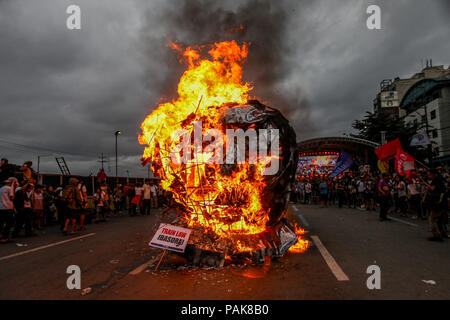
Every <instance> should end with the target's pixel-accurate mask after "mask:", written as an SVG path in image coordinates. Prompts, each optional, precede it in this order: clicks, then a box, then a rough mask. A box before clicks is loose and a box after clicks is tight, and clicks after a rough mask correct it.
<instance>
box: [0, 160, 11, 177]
mask: <svg viewBox="0 0 450 320" xmlns="http://www.w3.org/2000/svg"><path fill="white" fill-rule="evenodd" d="M13 176H14V172H13V170H12V169H11V165H10V164H9V162H8V159H6V158H2V160H1V162H0V182H2V181H6V180H7V179H8V178H10V177H13Z"/></svg>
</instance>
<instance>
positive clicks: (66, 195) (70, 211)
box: [62, 178, 83, 235]
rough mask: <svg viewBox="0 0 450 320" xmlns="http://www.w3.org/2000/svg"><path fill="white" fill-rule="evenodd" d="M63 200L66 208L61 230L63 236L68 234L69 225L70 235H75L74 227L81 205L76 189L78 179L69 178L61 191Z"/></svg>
mask: <svg viewBox="0 0 450 320" xmlns="http://www.w3.org/2000/svg"><path fill="white" fill-rule="evenodd" d="M63 200H64V202H65V204H66V206H67V217H66V221H65V223H64V228H63V230H62V232H63V234H64V235H67V234H68V228H69V224H72V228H71V231H70V233H69V234H70V235H74V234H76V232H75V227H76V224H77V219H78V218H79V214H80V210H81V208H82V204H83V198H82V195H81V192H80V190H79V189H78V179H76V178H70V180H69V184H68V185H67V186H66V187H65V188H64V190H63Z"/></svg>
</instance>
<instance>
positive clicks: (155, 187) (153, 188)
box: [150, 185, 158, 197]
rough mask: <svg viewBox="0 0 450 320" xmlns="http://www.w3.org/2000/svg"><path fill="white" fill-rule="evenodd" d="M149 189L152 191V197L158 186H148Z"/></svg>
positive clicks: (154, 195)
mask: <svg viewBox="0 0 450 320" xmlns="http://www.w3.org/2000/svg"><path fill="white" fill-rule="evenodd" d="M150 191H151V192H152V197H156V192H157V191H158V187H157V186H155V185H152V186H150Z"/></svg>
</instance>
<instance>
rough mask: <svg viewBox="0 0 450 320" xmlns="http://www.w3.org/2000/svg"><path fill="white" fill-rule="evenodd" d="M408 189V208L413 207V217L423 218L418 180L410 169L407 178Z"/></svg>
mask: <svg viewBox="0 0 450 320" xmlns="http://www.w3.org/2000/svg"><path fill="white" fill-rule="evenodd" d="M407 182H408V189H409V192H410V193H411V198H410V199H409V202H410V208H414V211H415V215H414V216H413V219H424V218H423V217H422V203H421V202H422V198H421V196H420V181H419V178H418V176H417V173H416V172H415V171H411V174H410V176H409V178H408V179H407Z"/></svg>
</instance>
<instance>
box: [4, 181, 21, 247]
mask: <svg viewBox="0 0 450 320" xmlns="http://www.w3.org/2000/svg"><path fill="white" fill-rule="evenodd" d="M17 186H18V181H17V179H16V178H13V177H10V178H8V179H7V180H5V181H4V186H2V187H1V188H0V243H7V242H9V236H10V235H9V233H10V230H11V227H12V225H13V221H14V203H13V200H14V193H15V188H16V187H17Z"/></svg>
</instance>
